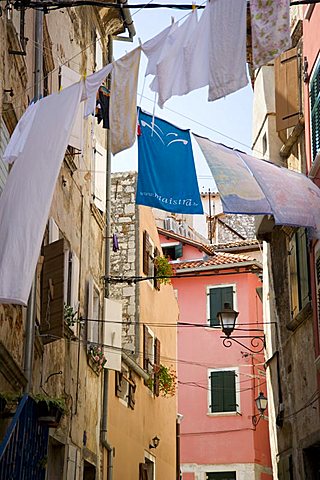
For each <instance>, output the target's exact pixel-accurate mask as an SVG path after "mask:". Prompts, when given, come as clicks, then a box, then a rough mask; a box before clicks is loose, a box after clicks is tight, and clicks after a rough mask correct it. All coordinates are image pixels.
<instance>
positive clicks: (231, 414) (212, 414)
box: [207, 412, 241, 417]
mask: <svg viewBox="0 0 320 480" xmlns="http://www.w3.org/2000/svg"><path fill="white" fill-rule="evenodd" d="M238 415H240V416H241V412H207V416H208V417H222V416H223V417H236V416H238Z"/></svg>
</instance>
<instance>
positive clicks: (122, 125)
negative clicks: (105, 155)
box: [109, 47, 141, 155]
mask: <svg viewBox="0 0 320 480" xmlns="http://www.w3.org/2000/svg"><path fill="white" fill-rule="evenodd" d="M140 56H141V48H140V47H138V48H136V49H135V50H133V51H132V52H130V53H128V54H127V55H125V56H124V57H122V58H120V59H119V60H117V61H115V62H113V72H112V79H111V95H110V111H109V118H110V129H111V152H112V153H113V154H114V155H115V154H116V153H119V152H122V150H126V149H127V148H130V147H132V145H133V144H134V142H135V139H136V130H137V88H138V74H139V64H140Z"/></svg>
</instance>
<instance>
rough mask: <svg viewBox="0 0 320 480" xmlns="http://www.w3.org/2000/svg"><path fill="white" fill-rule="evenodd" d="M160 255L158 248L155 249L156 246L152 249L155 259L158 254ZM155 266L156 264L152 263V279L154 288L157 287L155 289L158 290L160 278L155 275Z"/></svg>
mask: <svg viewBox="0 0 320 480" xmlns="http://www.w3.org/2000/svg"><path fill="white" fill-rule="evenodd" d="M159 255H160V252H159V250H158V249H157V247H156V248H155V249H154V258H155V259H156V258H157V257H158V256H159ZM157 274H158V272H157V267H156V265H154V280H153V285H154V288H155V289H157V290H160V280H159V279H158V278H156V277H157Z"/></svg>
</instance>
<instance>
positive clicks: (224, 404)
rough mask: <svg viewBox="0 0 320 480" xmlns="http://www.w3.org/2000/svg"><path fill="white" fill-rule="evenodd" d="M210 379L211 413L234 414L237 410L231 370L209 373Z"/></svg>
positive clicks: (233, 376)
mask: <svg viewBox="0 0 320 480" xmlns="http://www.w3.org/2000/svg"><path fill="white" fill-rule="evenodd" d="M210 377H211V405H210V409H211V412H212V413H216V412H235V411H236V410H237V404H236V382H235V372H234V371H233V370H230V371H229V370H226V371H220V372H211V375H210Z"/></svg>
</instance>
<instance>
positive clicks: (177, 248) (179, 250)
mask: <svg viewBox="0 0 320 480" xmlns="http://www.w3.org/2000/svg"><path fill="white" fill-rule="evenodd" d="M182 256H183V245H182V243H179V245H176V246H175V247H174V259H173V260H176V259H177V258H181V257H182Z"/></svg>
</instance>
